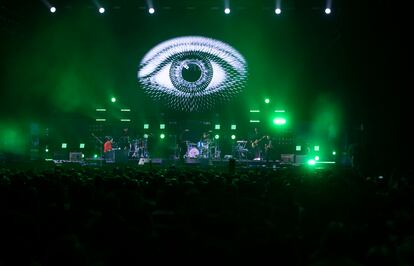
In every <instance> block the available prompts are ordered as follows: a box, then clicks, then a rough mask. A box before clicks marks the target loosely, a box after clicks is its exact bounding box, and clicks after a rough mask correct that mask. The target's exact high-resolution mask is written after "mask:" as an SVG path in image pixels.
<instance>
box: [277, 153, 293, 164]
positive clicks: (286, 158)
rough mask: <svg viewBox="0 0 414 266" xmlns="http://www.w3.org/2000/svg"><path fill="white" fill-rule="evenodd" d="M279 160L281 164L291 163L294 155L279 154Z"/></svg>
mask: <svg viewBox="0 0 414 266" xmlns="http://www.w3.org/2000/svg"><path fill="white" fill-rule="evenodd" d="M280 158H281V161H282V162H283V163H293V162H294V158H295V155H294V154H281V155H280Z"/></svg>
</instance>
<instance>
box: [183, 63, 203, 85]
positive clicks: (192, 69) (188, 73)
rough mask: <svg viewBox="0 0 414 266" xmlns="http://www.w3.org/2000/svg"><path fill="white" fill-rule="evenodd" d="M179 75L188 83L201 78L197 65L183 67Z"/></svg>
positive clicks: (191, 64) (190, 64)
mask: <svg viewBox="0 0 414 266" xmlns="http://www.w3.org/2000/svg"><path fill="white" fill-rule="evenodd" d="M181 75H182V76H183V79H184V80H186V81H188V82H196V81H197V80H199V79H200V77H201V68H200V67H199V66H198V65H197V64H194V63H189V64H187V65H185V66H184V67H183V70H182V72H181Z"/></svg>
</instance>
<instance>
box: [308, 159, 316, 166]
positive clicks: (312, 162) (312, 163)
mask: <svg viewBox="0 0 414 266" xmlns="http://www.w3.org/2000/svg"><path fill="white" fill-rule="evenodd" d="M308 164H309V165H315V164H316V162H315V160H309V161H308Z"/></svg>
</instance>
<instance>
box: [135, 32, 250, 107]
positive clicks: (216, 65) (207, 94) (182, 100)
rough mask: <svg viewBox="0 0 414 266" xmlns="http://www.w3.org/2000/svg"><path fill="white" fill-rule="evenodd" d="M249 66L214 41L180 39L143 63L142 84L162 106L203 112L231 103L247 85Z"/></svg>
mask: <svg viewBox="0 0 414 266" xmlns="http://www.w3.org/2000/svg"><path fill="white" fill-rule="evenodd" d="M246 78H247V64H246V60H245V59H244V58H243V56H242V55H241V54H240V53H239V52H237V51H236V50H235V49H234V48H232V47H231V46H229V45H228V44H225V43H223V42H221V41H217V40H214V39H210V38H205V37H198V36H190V37H179V38H175V39H171V40H168V41H165V42H163V43H160V44H158V45H157V46H155V47H154V48H153V49H151V50H150V51H149V52H148V53H147V54H146V55H145V56H144V58H143V59H142V61H141V63H140V66H139V70H138V80H139V83H140V84H141V85H142V88H143V89H144V91H145V92H146V93H147V94H148V95H149V96H150V97H152V98H153V99H154V100H156V101H158V102H163V103H164V104H166V105H167V106H168V107H170V108H172V109H176V110H181V111H202V110H207V109H210V108H212V107H213V106H214V105H216V104H217V103H222V102H226V101H228V100H230V99H231V98H232V97H233V96H235V95H237V94H238V93H240V92H241V91H242V90H243V88H244V86H245V83H246Z"/></svg>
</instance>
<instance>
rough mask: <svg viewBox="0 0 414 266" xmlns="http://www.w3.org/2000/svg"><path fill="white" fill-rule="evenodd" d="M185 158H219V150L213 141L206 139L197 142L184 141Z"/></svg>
mask: <svg viewBox="0 0 414 266" xmlns="http://www.w3.org/2000/svg"><path fill="white" fill-rule="evenodd" d="M186 145H187V152H186V154H185V155H184V157H186V158H202V159H219V158H220V150H219V147H218V144H217V143H215V142H214V141H210V140H206V141H199V142H197V143H194V142H189V141H186Z"/></svg>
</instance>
